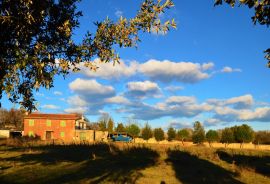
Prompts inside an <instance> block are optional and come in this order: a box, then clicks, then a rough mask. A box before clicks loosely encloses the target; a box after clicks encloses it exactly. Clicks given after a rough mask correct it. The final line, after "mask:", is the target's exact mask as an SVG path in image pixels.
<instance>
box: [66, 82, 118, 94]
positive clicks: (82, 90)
mask: <svg viewBox="0 0 270 184" xmlns="http://www.w3.org/2000/svg"><path fill="white" fill-rule="evenodd" d="M69 88H70V89H71V90H72V91H74V92H76V93H78V94H82V95H86V96H87V97H88V98H96V97H100V96H113V94H114V93H115V91H114V88H113V87H112V86H105V85H101V84H100V83H98V82H97V81H96V80H85V79H80V78H77V79H76V80H74V81H73V82H71V83H70V84H69ZM91 96H92V97H91Z"/></svg>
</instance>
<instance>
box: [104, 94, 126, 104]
mask: <svg viewBox="0 0 270 184" xmlns="http://www.w3.org/2000/svg"><path fill="white" fill-rule="evenodd" d="M105 102H107V103H113V104H129V103H130V101H129V100H128V99H127V98H125V97H123V96H114V97H111V98H107V99H106V100H105Z"/></svg>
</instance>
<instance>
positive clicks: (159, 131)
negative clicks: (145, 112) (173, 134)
mask: <svg viewBox="0 0 270 184" xmlns="http://www.w3.org/2000/svg"><path fill="white" fill-rule="evenodd" d="M154 137H155V139H156V140H157V141H163V140H164V139H165V136H164V131H163V129H162V128H155V129H154Z"/></svg>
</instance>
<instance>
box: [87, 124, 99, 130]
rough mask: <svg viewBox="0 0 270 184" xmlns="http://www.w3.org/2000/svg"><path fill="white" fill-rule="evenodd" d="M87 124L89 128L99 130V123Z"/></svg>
mask: <svg viewBox="0 0 270 184" xmlns="http://www.w3.org/2000/svg"><path fill="white" fill-rule="evenodd" d="M88 126H89V129H90V130H101V129H100V124H99V123H89V125H88Z"/></svg>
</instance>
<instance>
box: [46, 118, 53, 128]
mask: <svg viewBox="0 0 270 184" xmlns="http://www.w3.org/2000/svg"><path fill="white" fill-rule="evenodd" d="M46 125H47V126H48V127H50V126H52V121H51V120H48V119H47V120H46Z"/></svg>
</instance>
